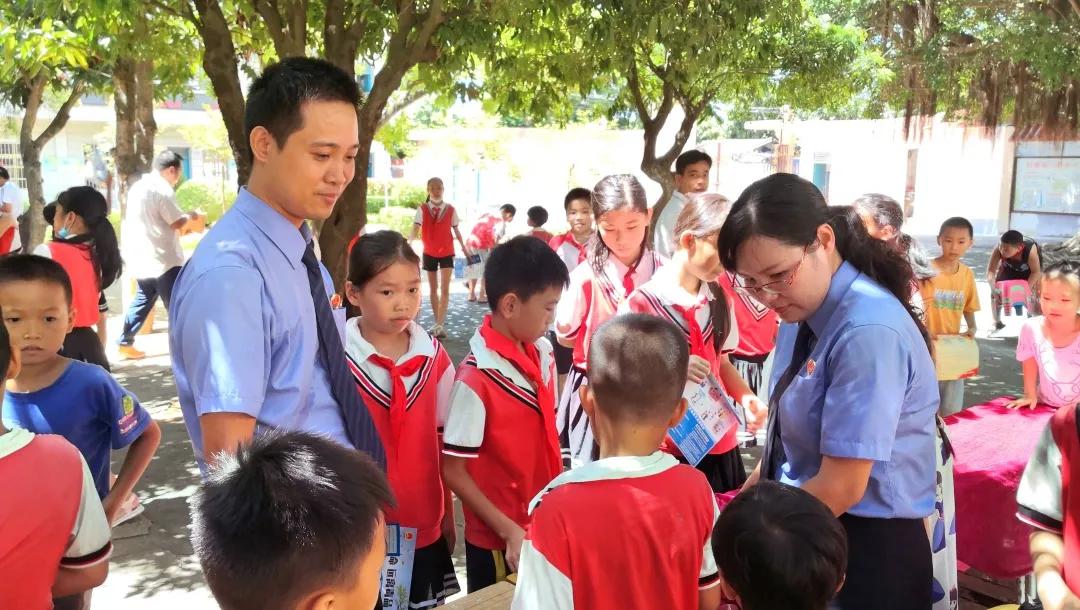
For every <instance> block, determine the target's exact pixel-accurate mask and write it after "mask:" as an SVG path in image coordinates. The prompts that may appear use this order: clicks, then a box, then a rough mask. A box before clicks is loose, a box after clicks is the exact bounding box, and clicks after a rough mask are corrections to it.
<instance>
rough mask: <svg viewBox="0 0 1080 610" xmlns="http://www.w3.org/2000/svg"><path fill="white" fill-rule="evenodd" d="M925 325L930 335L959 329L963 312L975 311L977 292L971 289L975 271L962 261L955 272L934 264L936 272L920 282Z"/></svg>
mask: <svg viewBox="0 0 1080 610" xmlns="http://www.w3.org/2000/svg"><path fill="white" fill-rule="evenodd" d="M934 266H935V267H937V263H936V262H935V264H934ZM920 292H921V293H922V299H923V307H924V308H925V310H926V312H925V317H926V328H927V330H929V331H930V334H931V335H935V336H936V335H956V334H959V333H960V320H961V319H962V317H963V315H964V314H965V313H971V312H975V311H979V293H978V291H977V290H976V289H975V274H974V273H973V272H972V271H971V267H968V266H967V265H965V264H964V263H960V268H959V269H958V270H957V271H956V273H947V272H945V271H942V270H941V269H940V268H938V274H937V275H936V276H934V277H933V278H931V279H929V280H926V281H925V282H923V283H922V289H921V290H920Z"/></svg>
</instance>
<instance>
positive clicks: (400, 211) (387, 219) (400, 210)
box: [369, 206, 416, 237]
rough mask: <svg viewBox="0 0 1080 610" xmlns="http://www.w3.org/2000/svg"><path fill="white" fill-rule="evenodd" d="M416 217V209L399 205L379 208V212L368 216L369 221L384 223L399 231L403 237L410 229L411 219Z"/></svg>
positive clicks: (407, 234)
mask: <svg viewBox="0 0 1080 610" xmlns="http://www.w3.org/2000/svg"><path fill="white" fill-rule="evenodd" d="M415 218H416V210H415V209H413V208H405V207H399V206H389V207H385V208H383V209H381V210H379V213H378V214H376V215H375V216H373V217H370V219H369V222H372V223H376V224H381V225H386V226H387V228H389V229H391V230H393V231H397V232H398V233H401V234H402V235H404V236H405V237H408V236H409V232H411V231H412V226H413V220H414V219H415Z"/></svg>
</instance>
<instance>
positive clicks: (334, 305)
mask: <svg viewBox="0 0 1080 610" xmlns="http://www.w3.org/2000/svg"><path fill="white" fill-rule="evenodd" d="M339 308H341V295H340V294H338V293H336V292H335V293H334V294H332V295H330V309H339Z"/></svg>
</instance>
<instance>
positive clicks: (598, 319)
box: [555, 174, 660, 467]
mask: <svg viewBox="0 0 1080 610" xmlns="http://www.w3.org/2000/svg"><path fill="white" fill-rule="evenodd" d="M591 196H592V214H593V218H594V219H595V222H596V234H594V235H593V237H592V239H591V240H590V241H589V243H588V244H587V245H586V246H585V261H583V262H582V264H580V265H578V266H577V267H576V268H575V269H574V270H573V271H572V272H571V273H570V286H569V287H568V288H567V289H566V291H565V292H564V293H563V297H562V299H561V300H560V301H559V306H558V308H557V309H556V310H555V336H556V338H557V339H558V341H559V343H561V344H563V345H564V346H566V347H572V348H573V349H574V358H573V366H572V367H571V369H570V373H569V374H568V375H567V376H566V383H565V384H564V385H563V390H562V396H561V397H560V399H559V407H558V414H557V417H556V424H557V427H558V430H559V443H560V444H561V445H562V450H563V462H564V464H565V465H568V466H570V467H576V466H579V465H581V464H583V463H585V462H591V461H593V460H594V459H596V458H595V456H596V455H597V447H596V443H595V441H594V439H593V433H592V428H591V427H590V425H589V418H588V417H586V415H585V411H584V410H583V409H582V408H581V395H580V393H579V389H580V388H581V386H583V385H585V384H586V383H587V373H586V370H585V363H586V356H588V354H589V343H590V341H591V340H592V334H593V333H594V332H596V329H597V328H599V326H600V325H601V324H603V323H604V322H606V321H607V320H608V319H610V318H611V317H612V316H614V315H615V312H616V311H617V310H618V308H619V305H620V304H622V302H623V301H624V300H625V299H626V298H627V297H628V296H630V293H632V292H633V291H634V289H635V288H637V287H638V286H641V285H642V284H644V283H645V282H647V281H648V280H649V278H651V277H652V274H653V272H654V271H655V270H656V269H657V268H659V267H660V259H659V258H658V257H657V256H656V255H655V254H653V251H652V250H651V249H649V247H648V233H649V217H650V212H649V204H648V200H647V199H646V197H645V189H644V188H643V187H642V186H641V183H640V182H638V180H637V178H635V177H633V176H631V175H630V174H619V175H614V176H607V177H606V178H604V179H603V180H601V181H600V182H598V183H597V184H596V186H595V187H594V188H593V190H592V194H591Z"/></svg>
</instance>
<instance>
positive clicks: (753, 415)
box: [739, 394, 769, 433]
mask: <svg viewBox="0 0 1080 610" xmlns="http://www.w3.org/2000/svg"><path fill="white" fill-rule="evenodd" d="M739 404H741V405H742V408H743V411H744V412H745V413H746V429H747V431H749V432H753V433H756V432H757V431H758V430H759V429H760V428H761V426H762V425H764V424H765V422H767V421H769V407H768V406H767V405H766V404H765V403H764V402H762V401H761V399H760V398H758V397H757V395H756V394H747V395H745V396H743V397H742V400H740V401H739Z"/></svg>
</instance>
